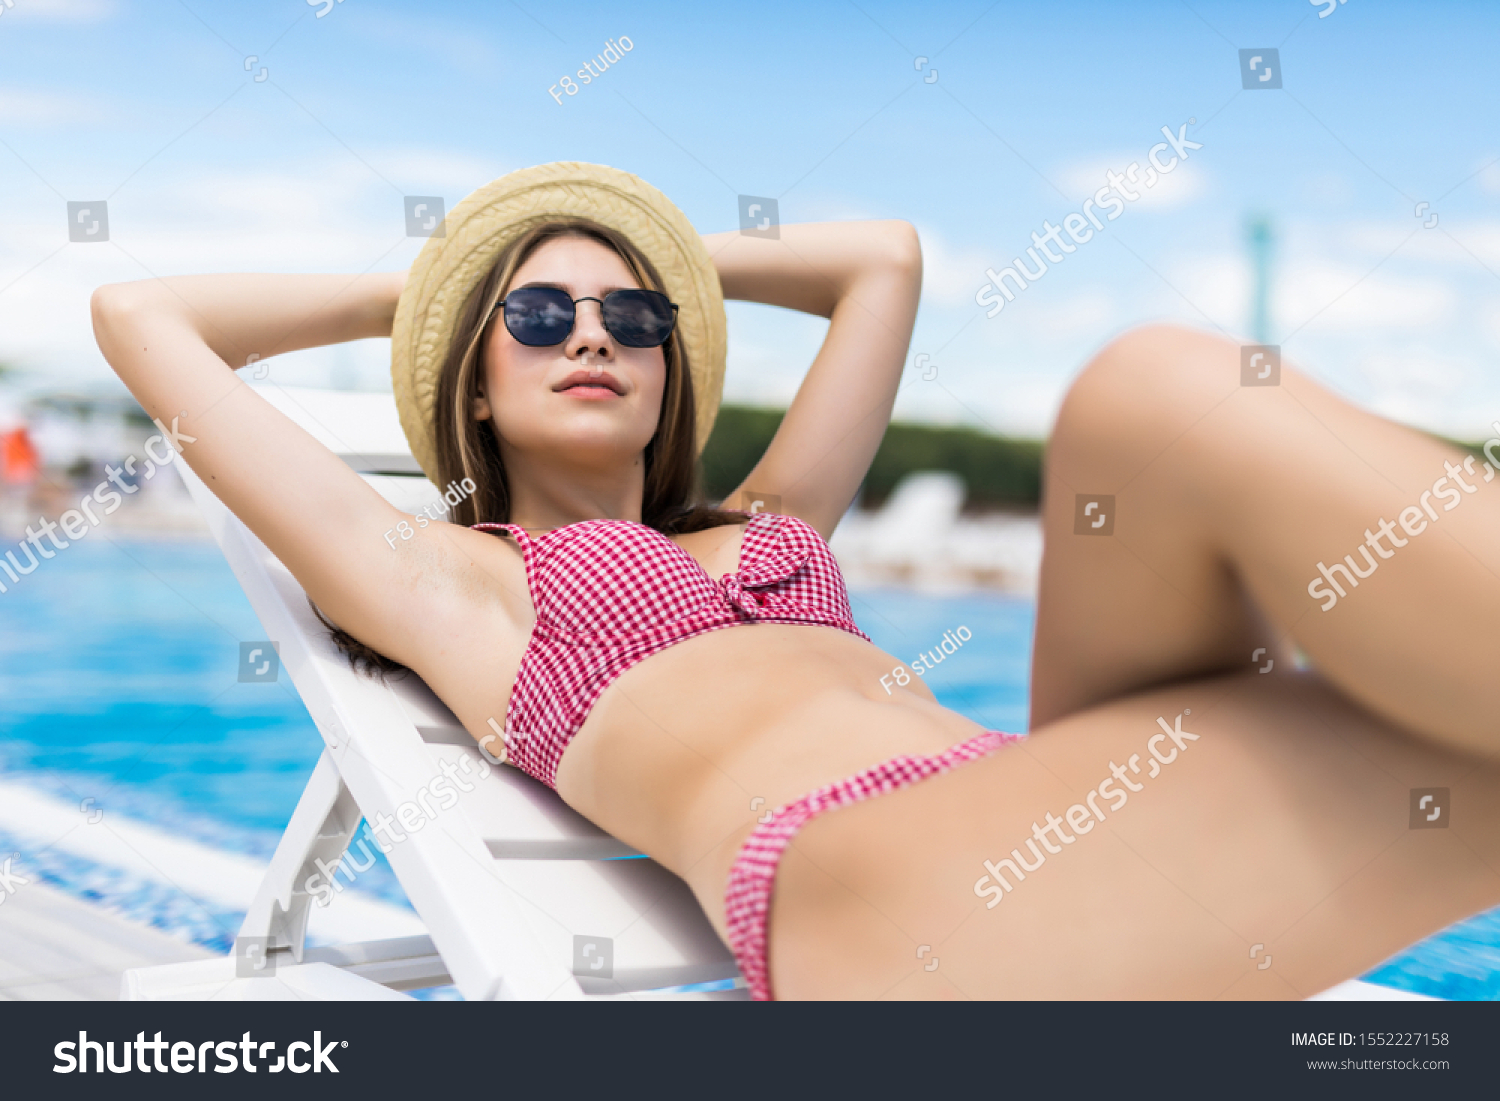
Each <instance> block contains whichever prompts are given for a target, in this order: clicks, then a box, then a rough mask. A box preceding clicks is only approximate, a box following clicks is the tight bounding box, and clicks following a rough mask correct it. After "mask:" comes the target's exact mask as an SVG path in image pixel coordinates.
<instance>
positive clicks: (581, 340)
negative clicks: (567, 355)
mask: <svg viewBox="0 0 1500 1101" xmlns="http://www.w3.org/2000/svg"><path fill="white" fill-rule="evenodd" d="M574 309H575V310H577V313H576V314H575V315H574V322H573V332H572V335H571V339H570V341H569V343H570V344H571V345H572V346H571V348H570V349H569V351H570V352H572V354H573V355H576V356H579V357H582V356H583V354H584V353H585V352H588V353H591V354H593V355H595V356H608V355H609V354H610V353H611V351H612V350H613V349H612V347H611V342H610V338H609V330H607V329H606V328H605V327H604V316H603V314H602V313H601V312H600V311H601V309H602V307H601V306H600V304H599V303H598V302H592V301H588V302H579V303H578V304H577V305H576V306H575V307H574Z"/></svg>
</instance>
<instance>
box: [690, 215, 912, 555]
mask: <svg viewBox="0 0 1500 1101" xmlns="http://www.w3.org/2000/svg"><path fill="white" fill-rule="evenodd" d="M780 234H781V235H780V238H779V239H771V238H762V237H751V236H746V235H744V234H740V233H737V232H730V233H716V234H712V235H710V236H707V237H705V238H704V239H703V240H704V243H705V244H706V245H707V246H708V251H709V252H710V254H712V256H713V258H714V266H715V267H716V268H717V269H718V272H719V281H720V283H721V285H722V286H723V288H724V297H726V298H738V299H744V300H747V301H750V302H764V303H767V304H768V305H773V306H785V307H787V308H789V309H793V310H801V311H802V312H804V313H810V314H816V315H817V316H819V317H827V318H830V319H831V320H832V324H831V325H830V326H829V327H828V334H827V336H825V337H824V339H823V347H822V348H820V349H819V351H818V354H817V357H816V358H815V359H814V360H813V363H812V367H811V368H810V369H809V371H808V373H807V377H806V378H805V379H803V381H802V385H801V386H800V387H799V388H798V390H797V396H796V398H795V399H794V400H793V401H792V404H791V407H790V408H789V409H788V410H787V413H786V417H785V418H784V419H783V420H782V422H781V427H780V428H779V429H778V430H777V432H776V436H775V438H774V439H773V440H772V441H771V446H770V447H769V448H767V450H766V453H765V455H764V457H762V459H761V461H760V462H759V463H758V464H756V467H755V469H754V470H752V471H751V472H750V474H749V476H748V477H747V478H746V479H745V481H744V483H743V484H742V485H741V486H740V487H739V489H740V490H744V489H749V490H753V491H755V492H756V493H769V494H775V495H777V496H779V497H780V498H781V511H783V512H786V513H789V514H790V515H793V516H797V517H799V518H801V519H803V520H805V521H807V522H808V523H809V524H811V525H812V526H813V527H814V528H816V529H817V530H818V531H819V532H820V533H821V534H822V535H823V536H824V537H825V538H826V537H828V536H829V535H831V534H832V533H833V529H834V527H835V526H837V524H838V522H839V519H840V518H841V517H842V516H843V515H844V512H845V510H847V509H848V507H849V503H850V502H851V501H852V500H853V499H854V494H855V493H856V492H858V490H859V485H860V483H861V482H862V481H864V477H865V473H866V471H868V470H869V467H870V462H871V460H872V459H874V457H875V451H876V449H877V448H878V447H879V446H880V441H881V438H882V437H883V436H884V435H885V429H886V426H887V424H889V423H890V418H891V407H892V405H893V404H894V403H895V400H896V390H897V388H898V387H899V386H900V383H901V371H902V368H903V367H904V366H905V363H906V350H907V346H908V345H909V344H910V342H911V331H912V326H913V325H914V324H915V323H916V316H917V299H918V297H919V296H920V294H921V290H922V248H921V244H920V242H919V241H918V239H917V232H916V230H915V229H913V228H912V226H911V224H910V223H909V222H902V221H883V222H815V223H811V224H808V225H790V226H786V225H784V226H781V227H780ZM738 493H739V490H737V491H736V493H735V494H734V495H732V496H731V497H730V498H729V503H730V504H731V505H732V504H734V503H736V498H737V497H738Z"/></svg>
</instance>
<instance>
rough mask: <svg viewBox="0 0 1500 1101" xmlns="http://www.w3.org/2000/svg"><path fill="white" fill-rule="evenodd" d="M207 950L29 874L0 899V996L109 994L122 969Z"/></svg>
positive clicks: (114, 992)
mask: <svg viewBox="0 0 1500 1101" xmlns="http://www.w3.org/2000/svg"><path fill="white" fill-rule="evenodd" d="M211 955H213V953H212V952H209V951H208V950H207V949H205V948H200V947H198V946H197V945H194V944H189V943H187V942H186V941H182V940H178V939H177V938H176V937H173V936H169V935H167V934H166V933H163V932H160V931H159V930H156V929H152V928H151V927H149V926H146V925H138V924H136V923H135V922H131V921H126V920H125V919H124V918H120V917H116V916H115V915H114V914H111V913H109V912H108V911H107V910H104V909H102V908H100V907H97V906H92V905H90V904H89V903H86V902H80V901H78V900H77V899H75V898H72V897H70V896H68V895H65V894H63V893H62V892H61V891H59V890H57V889H55V888H53V887H49V886H48V885H47V884H45V883H39V882H36V881H35V880H33V881H32V882H31V883H28V884H26V885H25V886H23V887H21V888H20V889H19V890H18V891H16V892H15V893H14V894H12V895H8V896H6V898H5V903H4V905H0V1001H77V1000H92V1001H113V1000H115V999H117V998H119V996H120V975H121V973H122V972H123V971H125V970H126V969H127V968H131V967H145V966H149V965H151V964H158V963H178V962H181V961H184V960H198V959H204V958H206V957H208V956H211Z"/></svg>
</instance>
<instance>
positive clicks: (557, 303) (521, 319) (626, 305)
mask: <svg viewBox="0 0 1500 1101" xmlns="http://www.w3.org/2000/svg"><path fill="white" fill-rule="evenodd" d="M579 302H598V303H599V311H600V313H601V315H602V316H603V320H604V331H605V332H607V333H609V335H610V336H611V337H612V338H614V340H616V341H617V342H618V343H620V344H623V345H624V346H625V347H627V348H656V347H659V346H660V345H661V344H663V343H664V342H665V341H666V339H667V337H669V336H671V335H672V329H673V327H674V326H675V325H676V324H677V304H676V303H674V302H672V301H671V300H670V299H668V298H667V296H666V295H664V294H661V293H660V292H658V291H642V290H618V291H610V292H609V293H608V294H606V295H605V296H604V298H603V300H602V301H601V300H600V299H598V298H569V297H568V292H567V291H563V290H559V289H558V288H556V287H521V288H519V289H518V290H513V291H511V292H510V294H508V295H506V296H505V298H504V299H503V300H502V301H501V302H500V306H501V308H502V309H503V310H504V313H505V328H506V331H508V332H509V333H510V335H511V336H513V337H515V338H516V340H517V341H518V342H520V343H521V344H525V345H526V346H527V347H529V348H548V347H551V346H552V345H554V344H561V343H562V342H563V341H564V340H566V339H568V334H569V333H571V332H572V331H573V323H574V321H576V320H577V317H578V311H577V309H576V308H575V307H576V306H577V304H578V303H579Z"/></svg>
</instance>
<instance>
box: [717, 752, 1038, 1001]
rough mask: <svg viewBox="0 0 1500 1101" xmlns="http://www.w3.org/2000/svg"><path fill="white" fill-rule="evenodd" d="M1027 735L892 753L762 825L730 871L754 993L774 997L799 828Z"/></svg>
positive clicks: (734, 919)
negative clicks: (780, 925)
mask: <svg viewBox="0 0 1500 1101" xmlns="http://www.w3.org/2000/svg"><path fill="white" fill-rule="evenodd" d="M1021 737H1022V736H1021V735H1019V734H1002V733H1001V732H1000V731H998V730H990V731H986V732H985V733H983V734H980V735H979V736H978V737H975V738H970V739H969V740H968V741H966V742H960V743H959V744H958V745H956V746H953V747H952V748H951V749H948V750H945V751H944V752H942V753H938V754H935V755H934V756H931V757H918V756H903V757H892V758H891V759H890V760H889V761H883V762H881V763H880V764H878V765H874V766H872V767H871V768H867V769H865V770H864V771H863V772H858V773H855V774H854V775H853V776H850V777H849V778H848V779H845V780H839V781H837V782H835V783H832V784H828V785H826V786H824V787H821V788H819V789H818V790H817V791H814V792H811V793H809V794H807V795H804V796H802V798H800V799H798V800H796V801H795V802H791V803H787V804H786V805H785V806H783V807H779V808H777V809H776V810H775V811H772V812H771V814H770V816H769V817H768V818H766V819H765V820H764V821H762V822H761V823H760V825H758V826H756V828H755V830H754V832H752V833H751V834H750V836H749V837H748V838H746V840H745V843H744V845H742V846H741V847H740V853H739V856H737V857H736V858H735V861H734V866H733V867H731V868H730V869H729V886H728V888H727V889H726V890H725V892H724V920H725V925H726V926H727V928H728V932H729V947H730V948H731V949H732V950H733V951H734V958H735V962H736V963H738V964H739V967H740V972H741V974H743V975H744V976H745V982H746V983H747V984H748V985H749V987H750V997H751V998H753V999H754V1000H755V1001H758V1002H764V1001H770V1000H771V973H770V967H769V964H768V963H767V957H766V937H767V923H768V919H769V917H770V912H771V891H772V888H773V887H774V886H775V881H776V866H777V865H778V864H779V863H780V862H781V854H782V853H783V852H785V851H786V847H787V845H788V844H790V843H791V840H792V838H793V837H795V836H796V834H797V831H798V830H800V829H801V828H802V827H803V826H805V825H806V824H807V823H808V822H810V821H812V819H814V818H816V817H817V816H818V815H820V814H823V813H824V812H826V811H830V810H836V809H837V808H839V807H843V806H847V805H848V804H850V803H858V802H861V801H863V800H865V799H869V798H870V797H871V796H874V795H884V794H885V793H886V792H891V791H899V790H900V789H901V788H904V787H906V786H908V785H910V784H914V783H916V782H917V781H918V780H925V779H927V778H928V777H930V776H937V775H939V774H940V773H944V772H947V771H949V770H950V769H952V768H956V767H957V766H958V765H961V764H964V763H965V762H967V761H975V760H978V759H979V758H981V757H986V756H988V755H989V754H991V753H993V752H994V751H995V750H997V749H999V748H1000V747H1001V746H1002V745H1005V744H1006V743H1008V742H1016V741H1020V740H1021Z"/></svg>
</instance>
